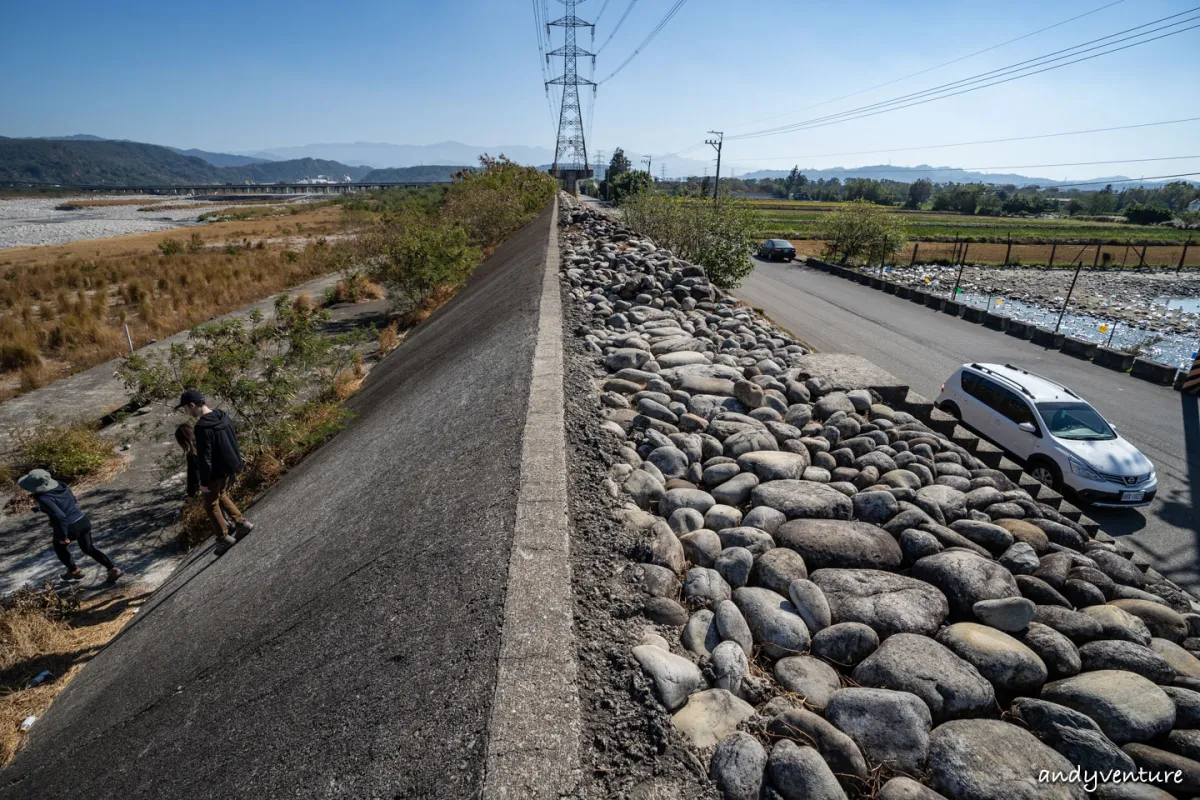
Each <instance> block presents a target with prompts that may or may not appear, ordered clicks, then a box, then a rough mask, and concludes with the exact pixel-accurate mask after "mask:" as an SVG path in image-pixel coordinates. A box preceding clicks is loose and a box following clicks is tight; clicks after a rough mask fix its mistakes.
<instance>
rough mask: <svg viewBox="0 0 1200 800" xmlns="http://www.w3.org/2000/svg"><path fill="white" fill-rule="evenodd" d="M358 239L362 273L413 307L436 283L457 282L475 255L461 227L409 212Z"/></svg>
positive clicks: (402, 303)
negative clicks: (361, 250) (362, 260)
mask: <svg viewBox="0 0 1200 800" xmlns="http://www.w3.org/2000/svg"><path fill="white" fill-rule="evenodd" d="M361 243H362V247H363V248H364V255H365V259H364V260H365V262H366V264H367V266H366V273H367V277H369V278H370V279H371V280H373V281H375V282H376V283H380V284H383V286H385V287H386V288H387V290H388V294H389V296H390V297H391V298H392V299H393V301H394V302H396V303H397V304H398V305H400V306H402V307H418V306H420V305H422V304H423V303H424V302H425V301H426V300H428V299H429V298H430V297H431V296H432V295H433V294H434V292H436V291H437V290H438V289H440V288H442V287H447V286H448V287H455V288H456V287H458V286H461V285H462V284H463V283H464V282H465V281H466V279H467V278H468V277H469V276H470V274H471V271H472V270H474V269H475V266H476V265H477V264H478V263H479V259H480V255H481V254H480V252H479V249H478V248H477V247H475V246H473V245H472V244H470V242H469V241H468V236H467V232H466V231H465V230H464V229H463V228H461V227H458V226H457V225H454V226H450V225H447V224H445V223H444V222H440V221H437V220H429V219H425V218H420V217H411V216H410V217H408V218H405V219H394V220H391V221H389V222H387V223H385V224H382V225H379V226H377V227H376V228H374V229H373V230H372V231H370V232H368V233H367V234H364V236H363V237H362V240H361Z"/></svg>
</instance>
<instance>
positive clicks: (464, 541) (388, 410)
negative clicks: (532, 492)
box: [0, 211, 569, 799]
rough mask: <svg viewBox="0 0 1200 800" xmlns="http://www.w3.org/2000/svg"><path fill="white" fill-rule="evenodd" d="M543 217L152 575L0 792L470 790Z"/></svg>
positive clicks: (538, 286)
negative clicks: (301, 454) (273, 482)
mask: <svg viewBox="0 0 1200 800" xmlns="http://www.w3.org/2000/svg"><path fill="white" fill-rule="evenodd" d="M549 225H550V212H549V211H547V212H546V213H544V214H543V215H542V216H541V217H540V218H539V219H538V220H537V221H536V222H534V223H532V224H530V225H529V226H527V227H526V228H525V229H524V230H523V231H522V232H520V233H519V234H517V236H515V237H514V238H513V239H512V240H510V241H509V242H508V243H506V244H505V245H503V246H501V247H500V248H498V249H497V251H496V253H495V254H494V255H493V256H492V257H491V258H490V259H488V261H487V262H486V263H485V264H484V265H483V266H482V267H481V268H480V269H479V270H478V272H477V273H476V274H475V276H474V277H473V278H472V279H471V281H470V282H469V283H468V285H467V286H466V287H465V288H464V289H463V291H462V292H461V293H460V294H459V296H458V297H457V298H455V300H453V301H452V302H451V303H450V304H449V305H447V306H446V307H445V308H443V309H442V310H441V311H440V312H438V313H437V314H435V315H434V316H433V317H432V318H431V319H430V320H428V321H427V322H426V323H424V324H422V325H421V326H419V327H418V328H417V329H415V330H414V331H413V333H412V334H411V335H410V336H409V339H408V341H407V342H406V344H405V345H404V346H403V347H402V348H400V349H399V350H397V351H396V352H395V353H394V354H393V355H392V356H390V357H389V358H388V359H387V360H385V361H384V362H383V363H382V364H380V365H379V367H377V368H376V370H375V371H374V372H373V373H372V375H371V376H370V378H369V379H368V382H367V385H366V386H365V387H364V388H363V390H362V391H361V392H360V393H359V394H358V395H357V396H356V397H355V398H354V399H353V401H352V403H351V405H352V407H353V409H354V411H356V413H357V414H358V417H357V419H356V420H354V421H353V422H352V423H351V425H350V427H349V428H348V429H347V430H346V431H345V432H343V433H342V434H341V435H339V436H338V437H336V438H335V439H334V440H332V441H331V442H330V443H329V444H327V445H325V446H324V447H323V448H321V449H320V450H318V451H317V452H316V453H314V454H313V455H312V456H311V457H310V458H309V459H307V460H306V461H305V462H304V463H302V464H301V465H300V467H299V468H297V469H296V470H294V471H293V472H291V473H290V474H289V475H288V476H287V477H285V479H284V480H283V481H282V482H281V483H279V484H278V485H277V486H276V487H275V488H274V489H273V490H272V491H271V492H269V493H268V494H267V496H266V497H265V498H264V499H263V500H262V501H260V502H259V504H258V505H257V506H256V508H255V519H256V522H257V524H258V528H257V530H256V531H255V533H254V534H253V535H252V536H250V537H249V538H248V539H246V540H244V541H243V542H241V543H240V544H238V546H237V547H235V548H234V549H233V550H232V551H231V552H230V553H229V554H227V555H226V556H224V557H222V558H221V559H220V560H213V559H212V558H211V557H209V556H201V557H197V558H195V559H193V560H192V561H190V562H189V563H188V564H186V565H185V566H184V567H183V568H181V569H180V570H179V571H178V572H176V573H175V575H173V576H172V577H171V579H170V580H169V581H168V582H167V583H166V584H165V585H164V586H163V587H162V588H161V589H160V590H159V591H158V592H157V593H155V595H154V596H153V597H152V598H151V599H150V601H149V602H148V603H147V605H146V606H145V607H144V608H143V610H142V612H141V613H139V615H138V619H137V620H135V622H134V623H133V624H132V625H130V626H129V627H128V628H126V629H125V630H124V631H123V632H122V633H121V634H120V635H119V636H118V637H117V639H115V640H114V641H113V643H112V644H110V645H109V647H108V648H107V649H105V650H104V651H103V652H102V653H100V655H99V656H97V657H96V658H95V659H94V660H93V661H92V662H91V663H90V664H89V665H88V666H87V667H86V668H85V669H84V670H83V671H82V672H81V674H80V675H79V677H78V678H76V679H75V681H74V682H72V683H71V685H70V686H68V687H67V689H66V690H65V691H64V693H63V694H62V695H61V696H60V698H59V699H58V701H57V702H56V703H55V705H54V706H53V707H52V708H51V709H50V711H49V713H47V715H46V716H45V718H44V719H42V720H39V721H38V723H37V725H35V726H34V728H33V730H32V732H31V735H30V740H29V742H28V744H27V746H26V748H25V749H24V750H23V751H22V752H21V753H20V754H18V756H17V758H16V759H15V761H14V762H13V763H12V765H11V766H10V767H9V768H8V769H7V770H6V771H5V773H4V775H3V777H2V778H0V782H2V785H0V798H7V797H12V798H26V797H67V796H70V797H87V798H95V799H99V798H137V797H155V798H158V797H187V798H229V797H317V796H319V797H406V798H407V797H411V798H416V797H421V798H425V797H445V798H470V797H478V796H480V794H481V793H482V791H483V783H484V778H485V763H486V756H487V753H488V745H489V743H488V724H489V719H490V717H491V712H492V701H493V697H494V696H496V695H497V694H498V692H499V689H498V687H497V673H498V665H499V663H500V646H501V635H502V628H503V626H504V619H505V613H504V612H505V608H506V605H507V604H508V603H509V602H510V601H506V598H505V584H506V581H507V579H508V575H509V573H510V555H511V544H512V541H513V532H514V528H515V527H516V522H517V509H518V499H519V497H520V496H521V494H522V478H523V475H522V465H523V461H522V452H523V451H522V442H523V436H524V432H525V429H526V413H527V409H528V407H529V399H530V385H531V377H532V375H533V368H534V353H535V347H536V346H537V343H538V336H537V334H538V330H539V324H538V316H539V301H540V298H541V296H542V294H543V274H544V271H545V255H546V242H547V237H548V235H549V232H550V231H549ZM530 633H531V635H532V636H533V637H534V639H535V640H536V639H537V638H538V637H540V636H542V634H541V633H539V632H538V631H537V630H536V629H533V630H531V631H530ZM504 636H505V637H506V638H507V636H508V632H507V631H504ZM566 646H567V647H569V643H566Z"/></svg>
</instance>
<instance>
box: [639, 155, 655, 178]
mask: <svg viewBox="0 0 1200 800" xmlns="http://www.w3.org/2000/svg"><path fill="white" fill-rule="evenodd" d="M653 160H654V156H646V157H645V158H643V159H642V163H643V164H645V165H646V177H647V178H650V179H651V180H654V176H653V175H652V174H651V173H650V162H651V161H653Z"/></svg>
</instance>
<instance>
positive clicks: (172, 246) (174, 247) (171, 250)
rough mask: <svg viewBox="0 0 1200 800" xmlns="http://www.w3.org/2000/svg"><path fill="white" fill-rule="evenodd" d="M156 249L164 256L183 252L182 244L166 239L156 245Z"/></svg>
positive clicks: (175, 240) (176, 240)
mask: <svg viewBox="0 0 1200 800" xmlns="http://www.w3.org/2000/svg"><path fill="white" fill-rule="evenodd" d="M158 249H159V251H161V252H162V254H163V255H164V256H173V255H178V254H179V253H182V252H183V242H181V241H179V240H178V239H172V238H170V237H168V238H166V239H163V240H162V241H161V242H159V243H158Z"/></svg>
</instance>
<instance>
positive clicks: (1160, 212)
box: [1121, 203, 1173, 225]
mask: <svg viewBox="0 0 1200 800" xmlns="http://www.w3.org/2000/svg"><path fill="white" fill-rule="evenodd" d="M1121 213H1122V214H1124V215H1125V219H1127V220H1129V221H1130V222H1131V223H1133V224H1134V225H1157V224H1159V223H1160V222H1170V220H1171V218H1172V216H1173V215H1172V214H1171V211H1170V209H1168V208H1167V207H1166V206H1158V205H1142V204H1141V203H1134V204H1133V205H1129V206H1126V207H1125V208H1124V209H1122V210H1121Z"/></svg>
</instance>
